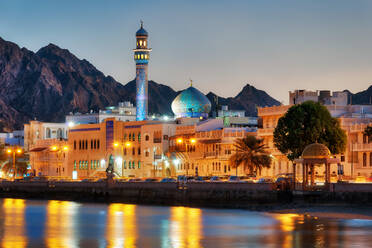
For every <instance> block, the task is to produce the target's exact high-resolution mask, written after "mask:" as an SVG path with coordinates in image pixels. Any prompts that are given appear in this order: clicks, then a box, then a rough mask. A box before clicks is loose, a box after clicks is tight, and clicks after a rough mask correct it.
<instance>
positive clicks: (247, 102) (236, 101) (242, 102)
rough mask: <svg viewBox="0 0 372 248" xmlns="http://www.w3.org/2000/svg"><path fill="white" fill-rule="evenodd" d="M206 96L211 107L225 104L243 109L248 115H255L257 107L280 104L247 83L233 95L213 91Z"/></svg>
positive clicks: (230, 107)
mask: <svg viewBox="0 0 372 248" xmlns="http://www.w3.org/2000/svg"><path fill="white" fill-rule="evenodd" d="M207 97H208V98H209V100H210V101H211V103H212V109H216V104H218V105H227V106H229V109H235V110H245V111H246V115H249V116H256V115H257V107H264V106H274V105H280V102H278V101H277V100H275V99H274V98H272V97H271V96H269V95H268V94H267V93H266V92H265V91H263V90H258V89H256V88H255V87H254V86H252V85H249V84H247V85H246V86H244V88H243V89H242V91H240V93H239V94H238V95H236V96H235V97H229V98H223V97H220V96H217V95H215V94H214V93H213V92H209V93H208V94H207Z"/></svg>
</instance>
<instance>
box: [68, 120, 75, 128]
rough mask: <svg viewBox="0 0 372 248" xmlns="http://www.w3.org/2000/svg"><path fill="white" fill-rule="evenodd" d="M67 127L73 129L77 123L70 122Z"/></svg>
mask: <svg viewBox="0 0 372 248" xmlns="http://www.w3.org/2000/svg"><path fill="white" fill-rule="evenodd" d="M67 126H68V127H73V126H75V123H74V122H73V121H69V122H68V123H67Z"/></svg>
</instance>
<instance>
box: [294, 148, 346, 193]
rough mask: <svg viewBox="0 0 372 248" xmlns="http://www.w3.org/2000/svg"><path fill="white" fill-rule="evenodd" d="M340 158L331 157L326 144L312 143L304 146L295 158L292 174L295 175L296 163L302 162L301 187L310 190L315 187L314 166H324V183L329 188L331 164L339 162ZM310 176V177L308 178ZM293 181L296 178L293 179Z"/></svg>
mask: <svg viewBox="0 0 372 248" xmlns="http://www.w3.org/2000/svg"><path fill="white" fill-rule="evenodd" d="M339 163H340V160H339V159H337V158H333V157H332V154H331V152H330V150H329V149H328V147H327V146H325V145H323V144H319V143H313V144H310V145H308V146H306V147H305V149H304V150H303V152H302V155H301V157H300V158H299V159H296V160H295V163H294V167H293V175H294V177H296V164H302V189H303V190H312V189H314V188H315V166H316V165H317V166H318V165H324V166H325V175H324V177H325V180H324V181H325V185H324V188H325V189H326V190H329V183H330V181H331V180H330V176H331V172H330V171H331V164H339ZM309 176H310V178H309ZM293 181H294V182H295V181H296V180H293Z"/></svg>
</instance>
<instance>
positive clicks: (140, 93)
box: [133, 21, 151, 121]
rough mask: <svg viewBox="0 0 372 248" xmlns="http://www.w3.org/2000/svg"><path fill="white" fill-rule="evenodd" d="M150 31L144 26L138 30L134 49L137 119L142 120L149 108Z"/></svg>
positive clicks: (144, 118) (145, 117)
mask: <svg viewBox="0 0 372 248" xmlns="http://www.w3.org/2000/svg"><path fill="white" fill-rule="evenodd" d="M147 37H148V33H147V31H146V30H145V29H144V28H143V22H142V21H141V28H140V29H138V31H137V32H136V39H137V45H136V49H133V51H134V61H136V87H137V91H136V120H137V121H142V120H146V119H147V108H148V82H147V73H148V72H147V67H148V62H149V59H150V51H151V48H147V45H148V43H147Z"/></svg>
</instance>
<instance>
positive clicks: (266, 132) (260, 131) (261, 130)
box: [257, 128, 274, 136]
mask: <svg viewBox="0 0 372 248" xmlns="http://www.w3.org/2000/svg"><path fill="white" fill-rule="evenodd" d="M273 133H274V128H259V129H258V130H257V135H258V136H260V135H262V136H267V135H273Z"/></svg>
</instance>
